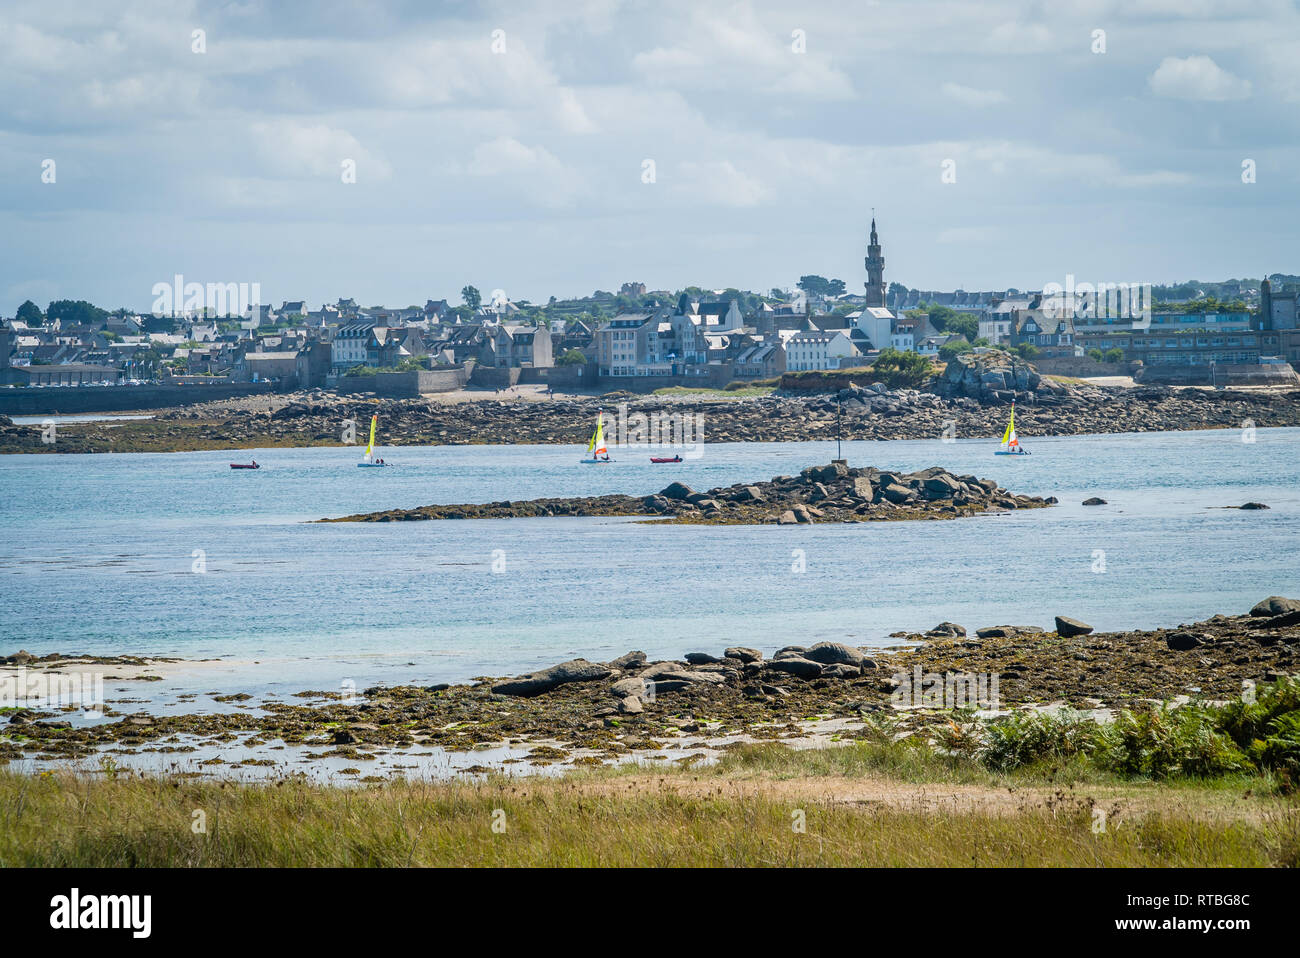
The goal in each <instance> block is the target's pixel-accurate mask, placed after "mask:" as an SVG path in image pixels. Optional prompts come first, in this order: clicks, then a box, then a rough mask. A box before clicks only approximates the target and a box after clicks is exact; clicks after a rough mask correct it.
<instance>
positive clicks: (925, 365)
mask: <svg viewBox="0 0 1300 958" xmlns="http://www.w3.org/2000/svg"><path fill="white" fill-rule="evenodd" d="M871 371H872V373H873V374H874V377H873V378H874V379H875V380H876V381H877V382H882V383H884V384H885V385H886V386H888V387H890V388H891V389H898V388H903V387H916V386H919V385H921V383H923V382H925V380H926V378H927V377H929V375H930V360H929V359H927V358H926V357H925V356H922V355H920V354H919V353H909V352H903V351H902V350H900V349H894V348H893V347H892V346H887V347H886V348H884V349H882V350H881V351H880V355H879V356H878V357H877V358H876V361H875V362H874V363H873V364H872V366H871Z"/></svg>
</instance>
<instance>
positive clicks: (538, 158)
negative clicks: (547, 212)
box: [465, 136, 578, 209]
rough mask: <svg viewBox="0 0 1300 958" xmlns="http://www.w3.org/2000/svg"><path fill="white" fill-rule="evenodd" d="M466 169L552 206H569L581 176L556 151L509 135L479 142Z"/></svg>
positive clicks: (519, 193) (552, 207) (502, 188)
mask: <svg viewBox="0 0 1300 958" xmlns="http://www.w3.org/2000/svg"><path fill="white" fill-rule="evenodd" d="M465 172H466V173H468V174H469V175H471V176H479V177H490V178H492V179H493V180H495V181H496V182H497V184H498V186H499V187H500V189H501V191H502V192H507V193H511V194H514V195H518V196H523V197H527V198H528V199H529V201H530V202H532V203H534V204H536V205H538V206H543V207H547V208H551V209H554V208H558V207H562V206H567V205H568V204H569V203H570V202H571V201H572V199H573V197H574V195H575V194H576V193H577V190H578V178H577V176H576V175H575V174H574V173H573V171H572V170H570V169H568V168H567V167H566V166H565V165H564V164H563V163H562V162H560V160H559V158H558V157H556V156H555V154H554V153H552V152H551V151H550V150H548V149H546V148H545V147H543V146H527V145H526V144H524V143H521V142H519V141H518V140H516V139H514V138H513V137H509V136H501V137H497V138H496V139H494V140H489V141H487V142H485V143H480V144H479V145H478V146H476V147H475V148H474V152H473V154H472V155H471V156H470V160H469V163H468V164H467V165H466V167H465Z"/></svg>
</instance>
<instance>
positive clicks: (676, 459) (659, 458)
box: [650, 456, 682, 462]
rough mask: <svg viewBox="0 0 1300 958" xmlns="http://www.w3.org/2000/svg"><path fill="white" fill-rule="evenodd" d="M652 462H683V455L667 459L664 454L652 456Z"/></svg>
mask: <svg viewBox="0 0 1300 958" xmlns="http://www.w3.org/2000/svg"><path fill="white" fill-rule="evenodd" d="M650 461H651V462H681V461H682V457H681V456H673V457H672V458H671V459H665V458H664V457H663V456H651V457H650Z"/></svg>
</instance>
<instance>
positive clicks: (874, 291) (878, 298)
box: [864, 215, 885, 306]
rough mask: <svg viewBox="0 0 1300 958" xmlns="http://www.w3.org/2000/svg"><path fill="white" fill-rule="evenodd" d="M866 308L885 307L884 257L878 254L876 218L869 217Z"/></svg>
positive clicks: (878, 242) (878, 239) (878, 238)
mask: <svg viewBox="0 0 1300 958" xmlns="http://www.w3.org/2000/svg"><path fill="white" fill-rule="evenodd" d="M864 262H865V263H866V266H867V298H866V304H865V305H867V306H884V305H885V257H884V256H883V255H881V252H880V237H878V236H877V235H876V217H875V216H874V215H873V216H872V217H871V241H870V242H869V243H868V244H867V258H866V260H864Z"/></svg>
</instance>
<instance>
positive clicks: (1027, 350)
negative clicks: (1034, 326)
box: [1016, 343, 1038, 359]
mask: <svg viewBox="0 0 1300 958" xmlns="http://www.w3.org/2000/svg"><path fill="white" fill-rule="evenodd" d="M1016 354H1017V355H1018V356H1019V357H1020V358H1021V359H1033V358H1034V357H1035V356H1037V355H1038V347H1037V346H1035V345H1034V344H1033V343H1021V344H1020V345H1019V346H1017V347H1016Z"/></svg>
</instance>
